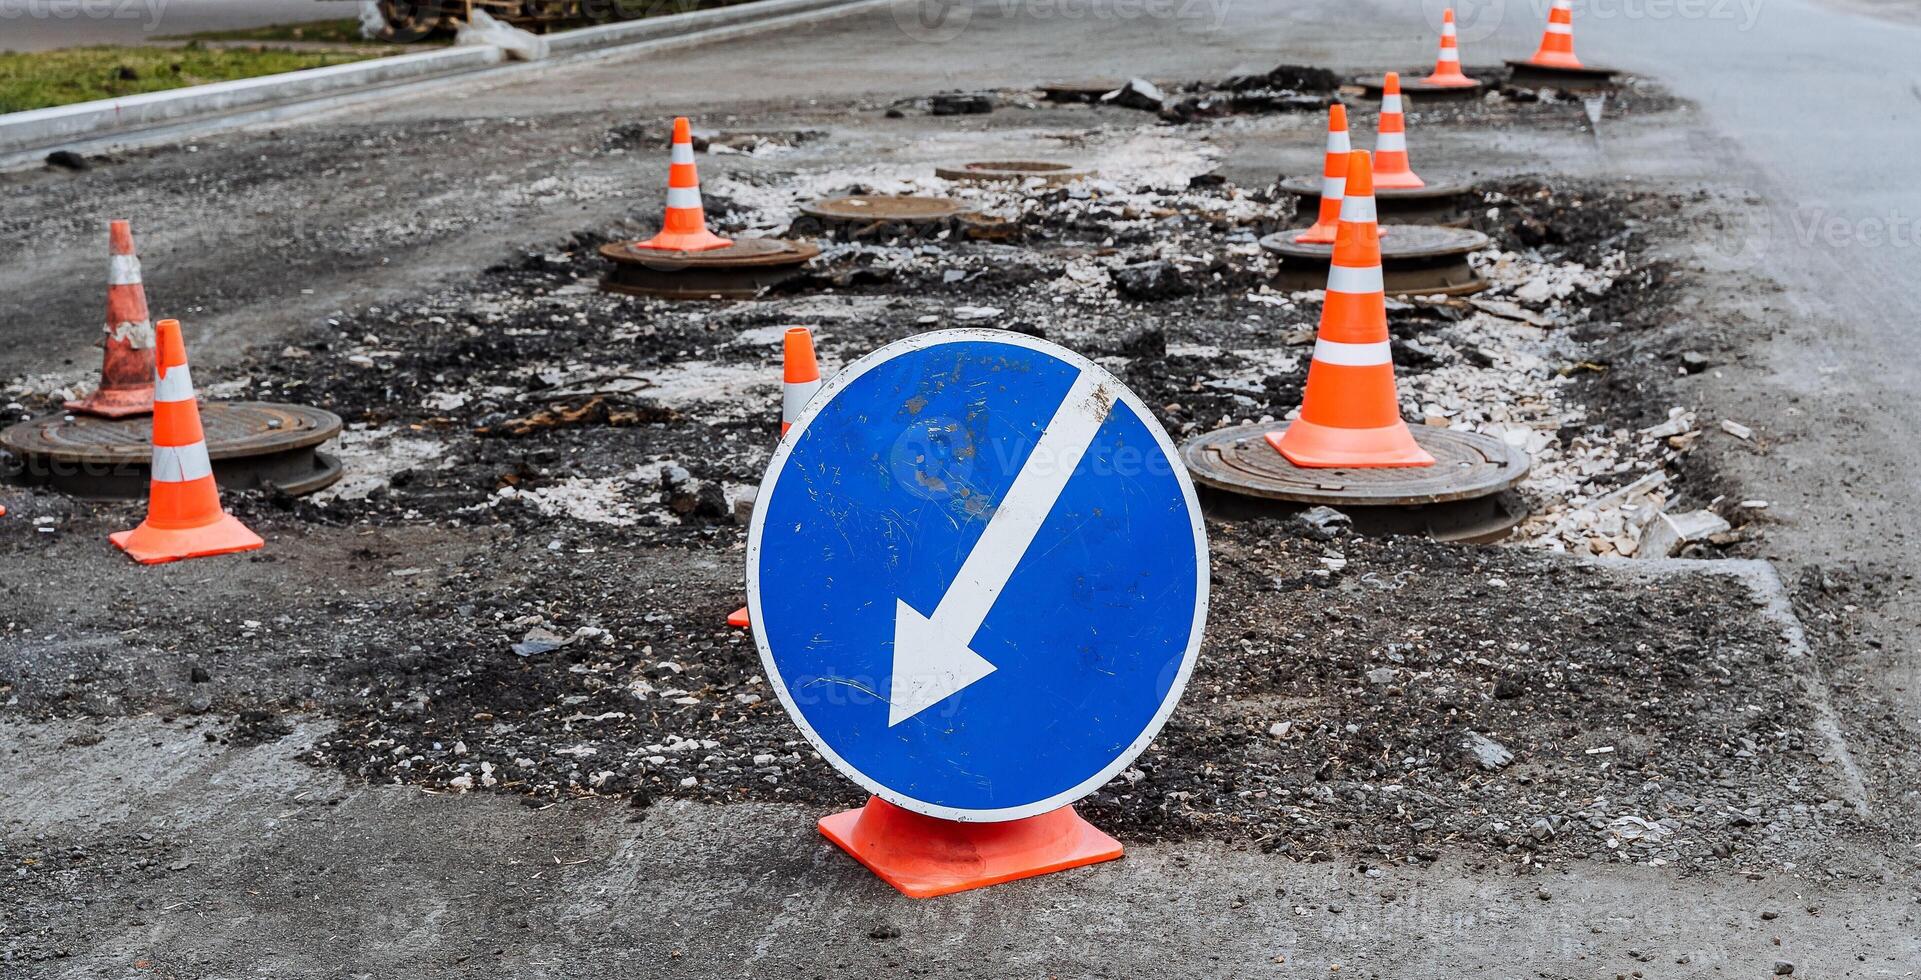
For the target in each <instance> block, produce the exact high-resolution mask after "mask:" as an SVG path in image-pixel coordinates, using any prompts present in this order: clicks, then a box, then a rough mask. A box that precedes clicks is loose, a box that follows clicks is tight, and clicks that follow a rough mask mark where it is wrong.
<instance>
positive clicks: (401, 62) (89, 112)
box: [0, 0, 869, 156]
mask: <svg viewBox="0 0 1921 980" xmlns="http://www.w3.org/2000/svg"><path fill="white" fill-rule="evenodd" d="M868 2H869V0H755V2H752V3H740V4H735V5H733V6H728V7H717V8H714V9H712V10H697V11H693V12H691V13H685V14H670V15H667V16H665V17H654V18H649V19H647V20H639V21H632V22H628V23H623V24H605V25H602V26H599V27H584V28H580V29H578V30H572V31H563V32H560V33H558V34H550V35H547V46H548V51H549V52H550V58H551V59H553V60H563V59H564V60H573V59H574V58H575V57H578V56H581V55H583V54H587V53H588V52H595V51H600V50H602V49H607V48H616V47H622V46H626V45H632V44H642V43H645V42H650V41H661V40H663V39H672V38H679V37H682V36H686V35H695V34H705V35H710V36H709V37H705V38H701V40H720V39H725V38H729V37H738V36H741V35H742V34H745V33H750V32H751V31H752V29H753V28H754V27H756V26H758V25H762V24H765V25H766V26H768V27H777V26H780V23H778V22H782V21H785V20H787V19H788V18H793V17H796V16H798V15H805V14H810V13H815V12H818V11H823V10H830V9H832V8H836V7H848V8H854V7H860V6H866V5H867V3H868ZM729 28H732V29H731V30H729ZM689 40H690V41H692V40H694V39H693V38H689ZM570 56H572V57H570ZM507 60H508V59H507V55H506V53H505V52H503V51H502V50H501V49H499V48H496V47H493V46H490V45H476V46H472V47H457V48H444V49H440V50H436V51H421V52H416V53H413V54H403V55H396V56H394V57H391V58H376V59H374V60H371V61H358V62H353V63H351V64H345V65H332V66H329V67H326V68H309V69H306V70H304V71H295V72H286V73H284V74H279V75H264V76H261V77H259V78H243V79H237V80H235V81H231V82H216V83H214V84H211V85H196V86H193V87H191V88H183V89H172V90H169V91H165V92H149V93H146V94H144V95H134V96H128V97H127V98H124V99H102V100H99V101H95V102H80V103H75V104H73V105H64V106H54V107H52V108H48V109H33V110H29V111H27V112H16V113H11V114H8V115H4V116H0V156H13V155H21V154H33V153H39V152H44V151H51V150H55V149H59V148H61V147H62V146H63V145H66V144H69V143H73V142H76V141H81V140H98V139H102V138H107V137H111V136H115V135H118V134H125V133H133V132H136V131H139V130H142V129H148V128H152V127H159V126H168V125H173V124H179V123H182V122H187V121H191V120H194V119H199V118H211V117H218V116H223V115H227V114H230V113H236V112H242V111H247V110H257V109H262V108H266V107H270V106H285V105H290V104H295V103H300V102H306V101H310V100H319V99H325V98H328V97H330V96H337V95H343V94H347V93H353V92H360V91H365V90H368V89H374V88H380V87H384V86H389V85H395V84H399V83H405V82H413V81H420V80H424V79H430V78H443V77H446V76H450V75H458V74H462V73H465V72H471V71H478V70H481V69H485V68H490V67H494V66H497V65H502V64H503V63H505V62H506V61H507ZM536 64H537V63H536Z"/></svg>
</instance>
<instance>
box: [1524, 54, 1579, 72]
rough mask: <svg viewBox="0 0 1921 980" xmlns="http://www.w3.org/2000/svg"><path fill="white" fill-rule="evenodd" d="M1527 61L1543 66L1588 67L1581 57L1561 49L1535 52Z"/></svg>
mask: <svg viewBox="0 0 1921 980" xmlns="http://www.w3.org/2000/svg"><path fill="white" fill-rule="evenodd" d="M1527 63H1528V64H1530V65H1539V66H1540V67H1542V68H1575V69H1580V68H1586V67H1587V66H1586V65H1583V64H1581V59H1579V58H1576V57H1575V56H1574V55H1572V54H1562V53H1561V52H1559V51H1536V52H1534V57H1532V58H1529V59H1528V60H1527Z"/></svg>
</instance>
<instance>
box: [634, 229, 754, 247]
mask: <svg viewBox="0 0 1921 980" xmlns="http://www.w3.org/2000/svg"><path fill="white" fill-rule="evenodd" d="M732 244H734V240H733V239H731V238H722V237H720V236H719V235H716V234H714V233H713V232H711V231H708V230H707V229H705V228H702V229H701V230H699V231H663V232H661V233H660V234H658V235H655V236H654V237H652V238H649V239H647V240H646V241H644V242H635V243H634V246H633V247H635V248H647V249H653V250H654V251H657V252H711V251H713V250H714V249H717V248H726V247H727V246H729V245H732Z"/></svg>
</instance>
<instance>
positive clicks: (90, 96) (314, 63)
mask: <svg viewBox="0 0 1921 980" xmlns="http://www.w3.org/2000/svg"><path fill="white" fill-rule="evenodd" d="M370 57H374V55H371V54H357V53H354V52H345V51H341V52H336V51H326V52H321V51H250V50H227V49H215V48H201V47H196V46H192V45H189V46H187V47H184V48H123V47H94V48H62V49H60V50H56V51H28V52H21V53H15V52H0V113H4V112H22V111H25V110H27V109H43V108H46V107H47V106H56V105H66V104H68V103H71V102H89V101H92V100H94V99H111V98H118V97H120V96H124V95H138V94H140V93H141V92H160V91H164V90H166V89H172V88H182V87H185V86H188V85H203V84H206V83H208V82H224V81H229V80H232V79H235V78H254V77H256V76H260V75H276V74H279V73H280V72H285V71H298V70H300V69H302V68H321V67H324V66H327V65H338V64H344V63H346V62H349V61H362V60H365V59H367V58H370Z"/></svg>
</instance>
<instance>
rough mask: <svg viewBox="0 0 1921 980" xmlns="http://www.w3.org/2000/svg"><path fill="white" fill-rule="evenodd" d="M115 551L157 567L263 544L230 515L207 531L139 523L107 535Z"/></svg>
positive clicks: (204, 529) (249, 548)
mask: <svg viewBox="0 0 1921 980" xmlns="http://www.w3.org/2000/svg"><path fill="white" fill-rule="evenodd" d="M107 539H108V540H110V541H112V542H113V544H114V547H116V548H119V549H120V550H121V551H124V552H126V553H127V556H128V557H129V558H132V559H133V560H134V561H137V562H139V563H140V564H142V565H160V564H164V563H166V562H170V561H180V560H181V559H183V558H212V557H213V556H215V555H231V554H233V553H234V552H236V551H253V550H255V549H257V548H260V547H261V546H263V545H264V544H266V542H264V541H262V540H260V535H258V534H255V533H253V532H252V531H250V530H248V529H247V525H245V524H242V523H240V521H239V520H238V519H236V518H235V517H234V516H233V515H232V514H223V515H221V517H220V519H219V520H217V521H215V522H213V523H212V524H209V525H207V526H206V527H195V528H185V529H181V530H168V529H164V528H157V527H153V526H152V525H149V524H145V523H142V524H141V525H140V526H139V527H137V528H134V529H133V530H131V531H121V532H120V533H118V534H110V535H108V536H107Z"/></svg>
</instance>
